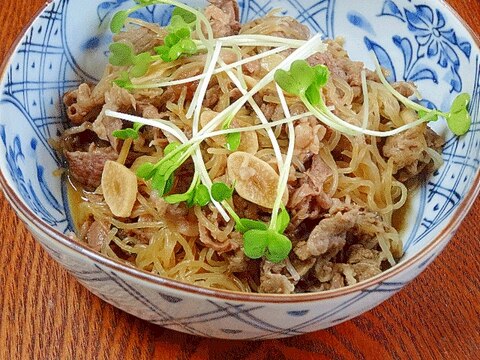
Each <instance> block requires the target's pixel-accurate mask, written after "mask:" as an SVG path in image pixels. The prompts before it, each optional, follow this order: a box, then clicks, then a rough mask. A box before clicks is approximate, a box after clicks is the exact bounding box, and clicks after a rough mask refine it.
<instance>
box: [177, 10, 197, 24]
mask: <svg viewBox="0 0 480 360" xmlns="http://www.w3.org/2000/svg"><path fill="white" fill-rule="evenodd" d="M175 16H180V17H181V18H182V19H183V20H184V21H185V22H186V23H187V24H192V23H194V22H195V21H196V20H197V17H196V15H195V14H194V13H191V12H190V11H188V10H185V9H182V8H180V7H178V6H177V7H175V8H174V9H173V11H172V18H173V17H175Z"/></svg>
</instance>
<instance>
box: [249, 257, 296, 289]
mask: <svg viewBox="0 0 480 360" xmlns="http://www.w3.org/2000/svg"><path fill="white" fill-rule="evenodd" d="M284 268H285V264H283V263H280V264H274V263H271V262H270V261H267V260H265V261H264V263H263V265H262V267H261V274H260V286H259V288H258V291H259V292H261V293H268V294H290V293H292V292H293V291H294V290H295V286H294V284H293V283H292V282H291V281H290V280H289V279H288V278H287V277H286V276H285V275H283V274H281V272H282V271H283V270H284Z"/></svg>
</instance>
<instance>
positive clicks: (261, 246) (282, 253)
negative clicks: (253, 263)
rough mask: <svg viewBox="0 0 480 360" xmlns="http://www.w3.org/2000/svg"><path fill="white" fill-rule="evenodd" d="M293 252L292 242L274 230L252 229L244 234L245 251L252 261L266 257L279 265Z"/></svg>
mask: <svg viewBox="0 0 480 360" xmlns="http://www.w3.org/2000/svg"><path fill="white" fill-rule="evenodd" d="M291 250H292V242H291V241H290V240H289V239H288V238H287V237H286V236H285V235H281V234H279V233H277V232H275V231H273V230H259V229H252V230H249V231H247V232H246V233H245V234H243V251H244V253H245V255H246V256H248V257H249V258H251V259H259V258H261V257H262V256H265V257H266V258H267V260H269V261H271V262H275V263H279V262H281V261H283V260H285V259H286V258H287V257H288V254H289V253H290V251H291Z"/></svg>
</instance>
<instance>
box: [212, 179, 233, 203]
mask: <svg viewBox="0 0 480 360" xmlns="http://www.w3.org/2000/svg"><path fill="white" fill-rule="evenodd" d="M233 190H234V189H233V188H231V187H229V186H228V185H227V184H225V183H223V182H216V183H214V184H213V185H212V188H211V192H212V198H213V199H214V200H215V201H218V202H222V201H224V200H228V199H231V198H232V195H233Z"/></svg>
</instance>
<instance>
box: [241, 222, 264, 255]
mask: <svg viewBox="0 0 480 360" xmlns="http://www.w3.org/2000/svg"><path fill="white" fill-rule="evenodd" d="M267 244H268V236H267V232H266V231H265V230H257V229H252V230H249V231H247V232H246V233H245V234H243V252H244V253H245V255H246V256H248V257H249V258H250V259H260V258H261V257H262V256H263V255H265V252H266V250H267Z"/></svg>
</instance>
